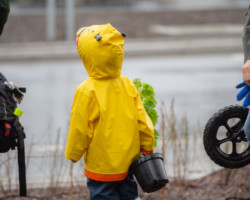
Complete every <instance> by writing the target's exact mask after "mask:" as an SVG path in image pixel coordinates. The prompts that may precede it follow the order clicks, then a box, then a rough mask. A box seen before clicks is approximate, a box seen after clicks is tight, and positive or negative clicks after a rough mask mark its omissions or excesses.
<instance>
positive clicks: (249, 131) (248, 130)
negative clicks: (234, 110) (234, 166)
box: [244, 111, 250, 146]
mask: <svg viewBox="0 0 250 200" xmlns="http://www.w3.org/2000/svg"><path fill="white" fill-rule="evenodd" d="M244 132H245V134H246V137H247V143H248V145H249V146H250V111H249V112H248V115H247V119H246V121H245V125H244Z"/></svg>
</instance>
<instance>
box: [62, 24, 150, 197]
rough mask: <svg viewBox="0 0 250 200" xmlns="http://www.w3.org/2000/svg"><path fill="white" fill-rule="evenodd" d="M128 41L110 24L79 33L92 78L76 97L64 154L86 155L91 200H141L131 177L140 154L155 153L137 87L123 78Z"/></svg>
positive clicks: (73, 157)
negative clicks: (125, 41) (130, 170)
mask: <svg viewBox="0 0 250 200" xmlns="http://www.w3.org/2000/svg"><path fill="white" fill-rule="evenodd" d="M123 36H124V35H123V34H121V33H120V32H119V31H117V29H115V28H114V27H112V25H111V24H105V25H93V26H89V27H86V28H81V29H80V30H79V31H78V32H77V38H76V42H77V49H78V53H79V55H80V57H81V59H82V62H83V64H84V66H85V68H86V70H87V72H88V75H89V77H88V78H87V79H86V80H85V81H84V82H83V83H81V84H80V85H79V86H78V87H77V89H76V92H75V97H74V100H73V105H72V109H71V117H70V127H69V133H68V139H67V145H66V150H65V156H66V158H68V159H70V160H72V161H73V162H77V161H79V160H80V159H81V157H82V156H83V155H84V162H85V171H84V174H85V175H86V177H87V178H88V179H87V186H88V189H89V190H90V199H91V200H99V199H100V200H103V199H110V200H111V199H112V200H119V199H128V200H133V199H137V198H138V192H137V185H136V183H135V180H134V178H133V175H131V174H129V172H128V169H129V166H130V164H131V163H132V162H133V161H135V160H137V159H138V158H139V154H140V152H142V153H144V154H150V153H152V152H153V148H154V129H153V125H152V122H151V120H150V118H149V117H148V115H147V113H146V112H145V109H144V107H143V104H142V102H141V99H140V97H139V94H138V92H137V90H136V88H135V86H134V85H133V83H132V82H131V81H130V80H129V79H128V78H127V77H125V76H122V75H121V68H122V61H123V57H124V37H123Z"/></svg>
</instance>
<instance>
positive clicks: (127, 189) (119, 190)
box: [87, 174, 139, 200]
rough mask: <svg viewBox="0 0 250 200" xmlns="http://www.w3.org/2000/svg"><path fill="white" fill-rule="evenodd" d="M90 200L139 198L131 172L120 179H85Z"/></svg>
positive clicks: (128, 199) (133, 199)
mask: <svg viewBox="0 0 250 200" xmlns="http://www.w3.org/2000/svg"><path fill="white" fill-rule="evenodd" d="M87 186H88V189H89V192H90V200H136V199H139V197H138V191H137V184H136V182H135V180H134V177H133V175H132V174H129V175H128V176H127V177H126V178H125V179H124V180H122V181H115V182H101V181H95V180H92V179H89V178H88V179H87Z"/></svg>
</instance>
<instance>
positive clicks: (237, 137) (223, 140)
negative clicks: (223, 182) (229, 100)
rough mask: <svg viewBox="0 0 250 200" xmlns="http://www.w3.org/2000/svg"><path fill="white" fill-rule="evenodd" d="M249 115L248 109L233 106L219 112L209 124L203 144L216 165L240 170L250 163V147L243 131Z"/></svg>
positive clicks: (206, 127) (205, 130)
mask: <svg viewBox="0 0 250 200" xmlns="http://www.w3.org/2000/svg"><path fill="white" fill-rule="evenodd" d="M247 114H248V109H247V108H244V107H242V106H239V105H232V106H227V107H224V108H222V109H220V110H219V111H217V112H216V113H215V114H214V115H213V116H212V117H211V118H210V119H209V121H208V122H207V124H206V126H205V129H204V135H203V144H204V147H205V150H206V152H207V154H208V156H209V157H210V158H211V160H213V161H214V162H215V163H216V164H218V165H220V166H222V167H225V168H240V167H243V166H245V165H247V164H249V163H250V147H249V146H248V144H247V139H246V136H245V133H244V130H243V127H244V124H245V120H246V118H247Z"/></svg>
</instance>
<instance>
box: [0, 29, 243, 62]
mask: <svg viewBox="0 0 250 200" xmlns="http://www.w3.org/2000/svg"><path fill="white" fill-rule="evenodd" d="M151 29H152V30H154V31H158V32H159V33H160V34H161V35H164V36H161V37H160V38H144V39H129V38H127V39H126V41H125V56H156V55H164V56H168V55H175V54H214V53H229V52H235V53H238V52H242V41H241V30H240V29H241V26H239V25H224V26H220V25H209V26H200V25H199V26H198V25H196V26H179V27H163V26H158V28H155V29H154V27H151ZM75 58H78V53H77V49H76V45H75V42H73V41H72V42H33V43H12V44H1V46H0V62H4V61H6V62H7V61H25V60H37V59H75Z"/></svg>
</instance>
